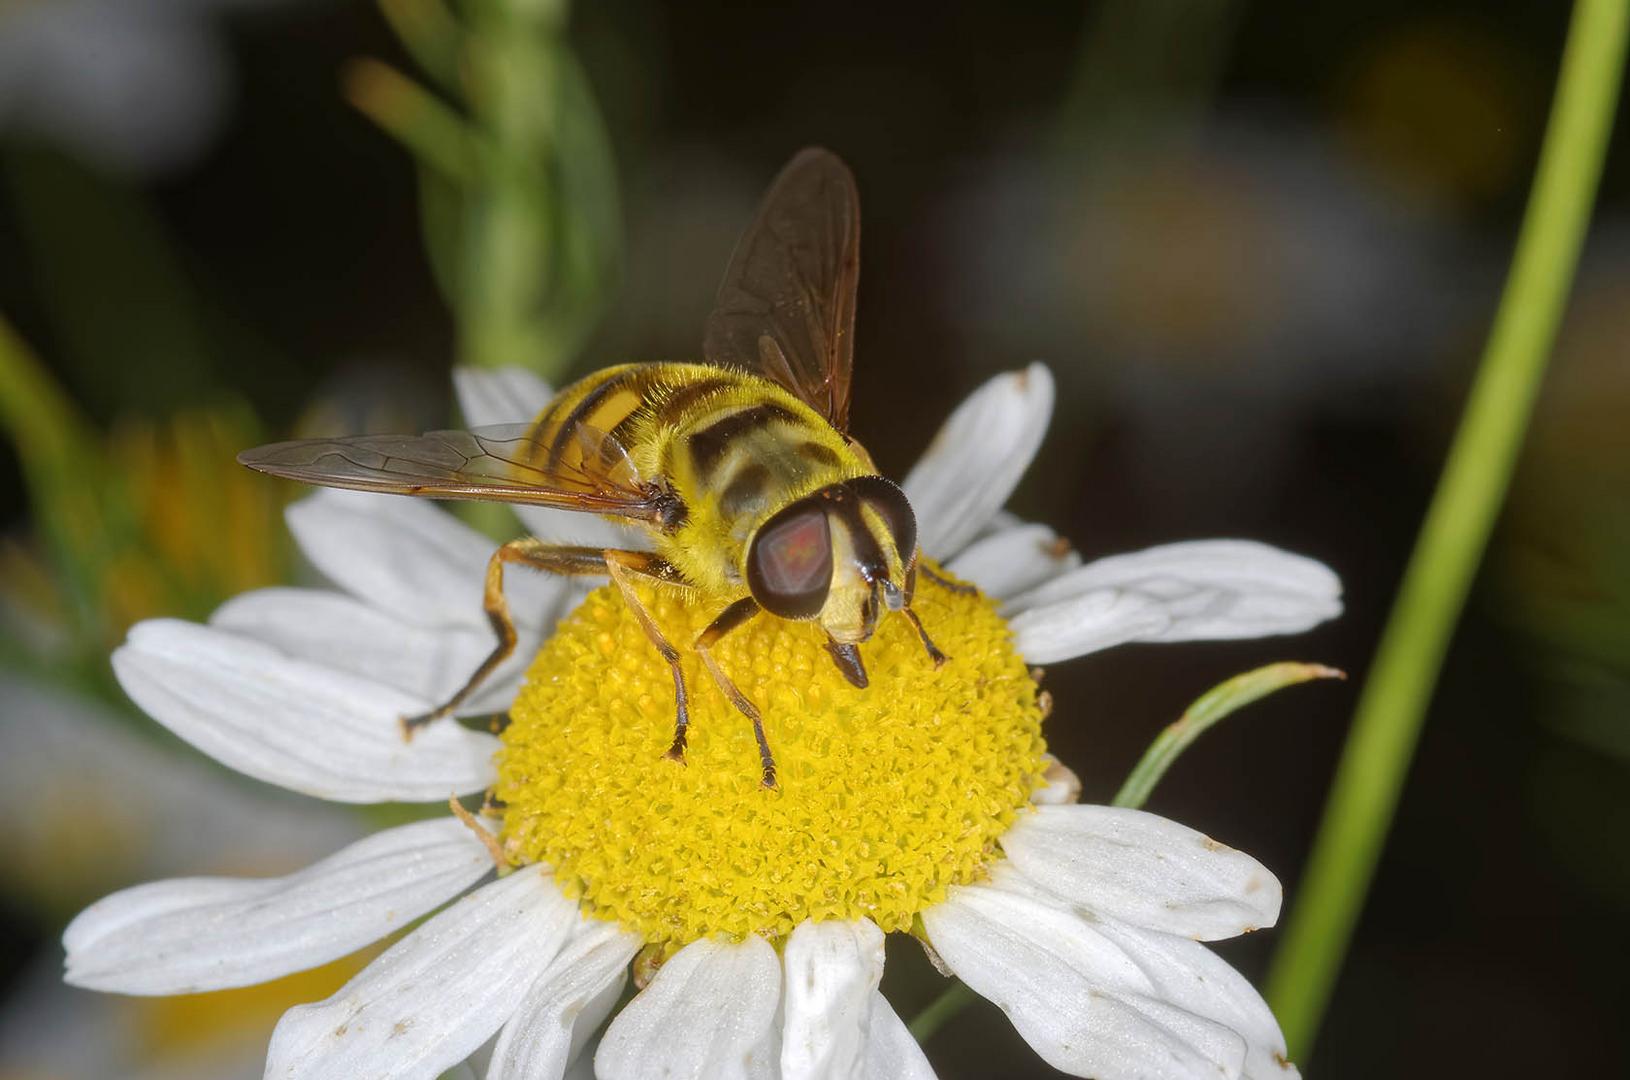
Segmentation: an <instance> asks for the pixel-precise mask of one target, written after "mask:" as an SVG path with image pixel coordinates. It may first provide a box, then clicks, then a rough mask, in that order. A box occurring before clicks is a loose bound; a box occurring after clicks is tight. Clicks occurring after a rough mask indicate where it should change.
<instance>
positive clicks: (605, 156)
mask: <svg viewBox="0 0 1630 1080" xmlns="http://www.w3.org/2000/svg"><path fill="white" fill-rule="evenodd" d="M379 7H380V10H381V11H382V12H383V13H384V15H385V17H386V19H387V20H388V21H389V23H390V25H391V27H392V29H394V30H395V32H396V34H397V36H398V37H399V38H400V39H401V42H402V45H403V46H404V47H405V48H406V49H407V51H408V52H409V54H410V55H411V56H412V57H413V58H414V59H415V60H416V61H417V63H418V64H419V66H420V67H421V68H422V69H423V72H424V74H425V75H426V76H427V77H428V78H429V79H431V80H432V82H433V83H434V84H435V86H436V90H432V89H430V88H427V87H425V86H424V85H422V84H420V83H418V82H415V81H414V80H412V79H410V78H409V77H407V76H406V75H403V74H401V73H400V72H398V71H396V70H395V69H394V68H391V67H389V66H388V65H386V64H383V63H381V62H379V61H377V60H358V61H355V62H354V63H352V64H351V65H350V67H349V68H348V69H347V71H346V75H345V94H346V97H347V98H348V99H349V100H350V101H351V103H352V104H353V105H355V106H356V107H357V108H358V109H360V110H361V111H362V112H363V113H365V114H366V115H367V116H369V117H370V118H371V119H373V121H374V122H375V123H377V124H378V125H379V126H380V127H381V128H382V129H383V130H385V131H386V132H388V133H389V134H390V135H392V136H393V137H395V138H396V139H398V140H399V141H400V142H401V143H402V145H403V146H404V147H406V148H407V150H408V151H409V153H411V154H412V155H413V157H414V159H415V161H416V162H417V164H418V169H419V190H420V209H421V215H422V220H423V231H424V243H425V249H426V251H427V253H428V256H429V259H430V265H431V269H432V272H433V273H434V275H435V278H436V282H437V284H438V286H439V287H440V289H441V292H442V295H443V296H444V297H445V298H446V300H447V302H448V304H449V305H450V306H451V308H452V310H453V313H454V316H455V320H456V321H457V323H458V338H459V359H460V361H461V362H463V363H466V364H471V365H476V366H484V367H498V366H502V365H507V364H514V365H519V366H522V367H529V368H531V369H532V370H534V371H536V372H538V373H539V374H540V375H542V376H543V377H544V378H546V379H549V380H550V381H552V382H557V383H558V382H559V380H560V376H561V375H562V374H563V373H564V372H565V370H566V368H567V366H568V365H569V364H570V363H571V361H572V359H573V358H574V357H575V356H576V354H577V352H578V350H579V349H580V348H581V346H582V344H583V342H584V340H585V339H586V338H587V337H588V335H589V333H590V332H591V331H592V330H593V329H594V326H595V324H596V322H597V321H598V320H599V317H600V316H601V314H602V313H603V311H604V309H605V305H606V303H607V300H608V298H609V295H610V291H611V288H612V286H613V284H614V283H615V279H616V275H617V271H618V267H619V259H620V253H621V250H622V218H621V210H620V207H619V203H618V193H617V191H618V189H617V176H616V166H615V163H614V161H613V160H612V155H611V147H610V141H609V138H608V137H607V134H606V130H605V124H604V122H603V120H602V119H601V116H600V113H599V110H598V108H597V107H596V105H595V101H594V94H593V91H592V89H591V88H590V86H589V83H588V78H587V76H586V75H585V74H584V72H583V69H582V67H581V66H580V65H579V64H578V62H577V59H576V57H575V56H574V55H573V54H572V50H571V47H570V45H569V44H568V43H567V41H566V38H565V23H566V15H567V9H566V5H565V3H564V0H468V2H467V3H464V4H462V5H461V6H460V9H459V10H457V11H455V10H454V9H452V8H450V7H448V6H447V5H446V4H444V3H443V0H379ZM438 91H439V93H438ZM441 95H446V97H445V98H444V97H443V96H441ZM447 99H451V102H452V104H449V101H448V100H447Z"/></svg>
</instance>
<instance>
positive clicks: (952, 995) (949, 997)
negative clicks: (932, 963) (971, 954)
mask: <svg viewBox="0 0 1630 1080" xmlns="http://www.w3.org/2000/svg"><path fill="white" fill-rule="evenodd" d="M978 1000H979V995H978V994H976V993H974V992H973V991H972V990H970V989H969V988H968V984H967V983H965V982H962V981H960V980H957V981H953V982H952V983H951V985H950V986H947V987H946V988H945V989H944V991H942V992H941V993H940V996H939V997H937V998H935V999H934V1000H933V1001H930V1002H929V1003H928V1005H927V1007H926V1008H924V1009H923V1011H922V1012H920V1013H918V1014H917V1016H916V1018H915V1019H913V1020H912V1021H911V1023H910V1025H908V1026H909V1027H910V1029H911V1036H912V1038H914V1039H916V1040H917V1041H918V1042H919V1043H925V1042H927V1041H928V1039H929V1037H930V1036H931V1035H933V1034H934V1032H936V1031H938V1030H939V1029H940V1028H942V1027H944V1026H945V1022H946V1021H947V1020H949V1019H951V1018H952V1017H953V1016H955V1015H956V1014H957V1013H959V1012H961V1011H962V1010H963V1009H964V1008H966V1007H967V1006H969V1005H972V1004H973V1003H974V1002H976V1001H978Z"/></svg>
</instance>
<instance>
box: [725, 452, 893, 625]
mask: <svg viewBox="0 0 1630 1080" xmlns="http://www.w3.org/2000/svg"><path fill="white" fill-rule="evenodd" d="M916 550H917V519H916V516H915V515H914V514H913V513H912V512H911V504H910V503H908V502H907V501H906V497H905V493H904V492H902V491H901V490H900V489H899V488H898V487H897V486H895V485H894V484H892V483H890V482H889V481H887V480H885V479H883V478H882V477H881V476H862V477H858V478H856V479H853V480H845V481H841V482H839V483H836V484H831V485H829V486H827V487H824V488H821V489H820V490H819V491H816V492H814V493H812V494H810V495H806V496H804V497H803V498H802V499H799V500H797V501H796V502H794V503H791V504H790V505H788V506H786V507H784V508H782V509H781V510H779V511H777V512H776V513H775V514H773V515H772V516H771V517H770V518H769V519H768V520H767V521H765V522H764V524H763V525H761V526H760V527H759V529H758V531H757V532H755V533H754V534H753V538H752V540H751V541H749V543H748V547H747V585H748V588H749V589H751V590H752V593H753V598H754V599H755V600H757V601H758V603H759V606H760V607H762V608H763V609H764V610H765V611H768V612H769V613H770V614H772V615H777V616H780V617H781V618H783V619H817V618H818V619H819V620H820V622H821V626H822V628H823V629H825V630H826V632H827V634H828V635H830V637H831V638H832V640H833V641H835V642H840V643H844V644H854V643H858V642H862V641H866V640H867V639H869V638H870V637H871V636H872V632H873V631H874V630H875V629H876V628H877V620H878V618H879V617H880V616H881V615H882V613H883V612H884V611H898V610H899V609H900V608H901V607H902V606H904V604H905V593H904V585H905V578H906V572H907V570H908V568H909V567H910V564H911V560H912V558H913V556H914V555H915V553H916Z"/></svg>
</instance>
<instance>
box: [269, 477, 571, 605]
mask: <svg viewBox="0 0 1630 1080" xmlns="http://www.w3.org/2000/svg"><path fill="white" fill-rule="evenodd" d="M285 516H286V517H287V519H288V523H289V529H290V531H292V532H293V533H294V538H295V540H296V541H297V542H298V543H299V545H300V550H301V551H303V552H304V553H305V555H306V558H308V559H310V560H311V563H312V565H313V566H315V567H316V568H317V569H318V570H320V571H322V573H323V575H324V576H325V577H327V578H328V579H329V580H330V581H333V582H334V583H335V584H336V585H339V586H340V587H341V588H343V589H345V590H346V591H347V592H349V593H351V594H352V595H354V596H358V597H360V598H362V599H363V600H366V601H367V602H368V603H369V604H371V605H373V606H374V607H377V608H380V609H381V610H383V611H387V612H389V613H390V614H392V615H395V616H396V617H397V618H400V619H403V620H404V621H406V622H410V623H413V624H415V625H418V626H449V625H451V626H459V625H465V626H478V627H485V626H486V625H487V617H486V614H485V613H484V612H483V611H482V609H481V596H482V592H483V587H484V585H485V581H486V573H487V562H488V560H489V559H490V558H491V556H492V553H493V551H494V549H496V548H497V547H498V545H497V544H496V543H495V542H493V541H492V540H490V539H488V538H487V537H485V536H482V535H481V534H480V533H478V532H476V531H475V530H474V529H472V528H470V527H469V526H468V525H465V524H464V523H463V522H461V521H459V520H458V519H457V518H455V517H453V515H451V514H449V513H446V512H444V511H441V510H438V509H436V507H434V506H432V505H431V504H430V503H428V502H426V501H424V500H422V499H413V498H408V497H406V496H402V495H377V494H372V493H369V492H361V491H330V490H323V491H319V492H318V493H317V494H315V495H313V496H311V497H310V498H309V499H302V500H301V501H300V502H297V503H294V504H293V505H291V506H290V507H289V508H288V510H287V511H286V513H285ZM565 589H566V583H565V580H564V579H563V578H560V577H556V576H554V575H552V574H540V573H536V572H532V571H528V570H526V569H524V568H516V567H509V568H508V569H507V570H506V571H505V574H504V593H505V595H506V596H508V597H509V603H510V610H511V612H512V613H513V614H514V616H515V621H516V622H517V623H518V624H521V625H525V626H532V627H536V626H538V625H540V624H542V623H543V622H544V621H545V619H549V618H552V617H553V612H554V610H555V607H556V605H557V604H558V602H559V599H560V597H561V595H562V594H563V593H564V591H565Z"/></svg>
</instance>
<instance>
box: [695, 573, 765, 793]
mask: <svg viewBox="0 0 1630 1080" xmlns="http://www.w3.org/2000/svg"><path fill="white" fill-rule="evenodd" d="M758 612H759V606H758V601H756V600H754V599H753V598H752V597H751V596H744V597H742V598H741V599H740V600H737V601H736V602H735V603H733V604H731V605H730V606H729V607H727V608H725V609H724V610H723V611H721V612H720V613H719V617H718V618H716V619H714V620H713V621H712V622H711V623H709V624H708V627H707V629H706V630H703V631H702V632H701V634H700V635H698V636H697V638H696V644H695V646H694V648H695V649H696V654H697V655H698V656H700V657H701V658H702V663H703V664H706V665H707V670H708V674H710V675H712V676H713V681H714V682H715V683H717V684H718V687H719V689H720V690H722V691H724V696H725V697H727V698H729V699H730V703H731V704H732V705H734V706H735V707H736V708H737V709H738V710H739V711H740V712H741V714H742V715H743V716H745V717H747V719H749V720H751V721H752V722H753V738H755V739H757V740H758V760H759V764H760V765H761V766H763V769H764V776H763V780H762V781H761V782H762V783H763V785H764V786H765V787H767V788H773V787H775V755H773V754H771V753H770V743H769V740H768V739H766V738H765V737H764V718H763V716H762V715H761V714H760V713H759V711H758V706H757V705H754V704H753V703H752V702H751V701H749V700H748V699H747V695H746V694H743V693H742V692H741V691H740V690H739V689H737V687H736V684H735V683H733V682H731V681H730V676H728V675H726V674H725V673H724V669H723V668H721V667H720V666H719V662H718V660H716V659H714V657H713V646H714V645H716V644H718V642H719V639H720V638H722V637H724V636H725V635H726V634H728V633H730V631H732V630H734V629H735V628H736V627H738V626H740V625H741V624H742V623H745V622H746V621H747V620H749V619H751V618H752V617H753V616H754V615H757V614H758Z"/></svg>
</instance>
